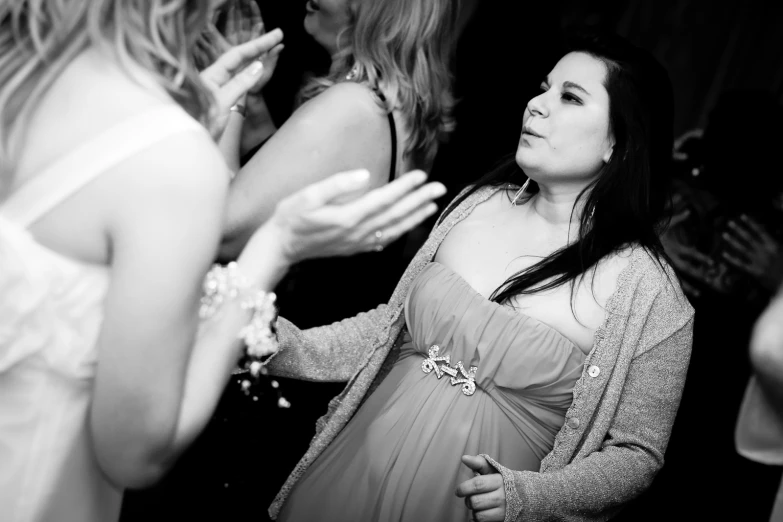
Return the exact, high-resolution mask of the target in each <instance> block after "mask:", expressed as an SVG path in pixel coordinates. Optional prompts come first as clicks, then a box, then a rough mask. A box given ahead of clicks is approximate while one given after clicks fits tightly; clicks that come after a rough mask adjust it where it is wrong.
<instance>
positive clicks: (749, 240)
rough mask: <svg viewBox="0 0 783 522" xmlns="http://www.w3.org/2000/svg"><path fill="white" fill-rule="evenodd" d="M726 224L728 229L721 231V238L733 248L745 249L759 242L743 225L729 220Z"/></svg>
mask: <svg viewBox="0 0 783 522" xmlns="http://www.w3.org/2000/svg"><path fill="white" fill-rule="evenodd" d="M728 226H729V231H728V232H724V233H723V239H725V240H726V242H728V243H729V244H730V245H731V246H733V247H734V248H736V249H738V250H740V251H742V250H747V249H748V248H749V247H752V246H754V245H755V244H757V243H758V242H759V240H758V238H756V237H754V235H753V234H752V233H750V232H749V231H748V228H746V227H745V226H744V225H741V224H739V223H738V222H736V221H729V225H728Z"/></svg>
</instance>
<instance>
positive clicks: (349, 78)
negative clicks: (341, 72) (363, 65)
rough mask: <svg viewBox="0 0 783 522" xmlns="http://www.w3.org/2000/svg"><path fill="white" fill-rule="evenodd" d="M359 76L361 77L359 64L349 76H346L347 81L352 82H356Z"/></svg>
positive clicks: (356, 64)
mask: <svg viewBox="0 0 783 522" xmlns="http://www.w3.org/2000/svg"><path fill="white" fill-rule="evenodd" d="M358 76H359V64H358V63H355V64H353V67H352V68H351V70H350V71H349V72H348V74H346V75H345V79H346V80H348V81H349V82H350V81H351V80H355V79H356V78H357V77H358Z"/></svg>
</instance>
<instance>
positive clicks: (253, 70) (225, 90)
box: [200, 29, 283, 131]
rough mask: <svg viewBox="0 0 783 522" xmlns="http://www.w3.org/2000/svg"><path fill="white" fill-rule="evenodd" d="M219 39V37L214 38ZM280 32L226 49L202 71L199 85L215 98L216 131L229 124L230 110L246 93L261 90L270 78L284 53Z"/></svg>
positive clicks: (272, 32) (224, 45) (271, 32)
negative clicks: (227, 122) (279, 57)
mask: <svg viewBox="0 0 783 522" xmlns="http://www.w3.org/2000/svg"><path fill="white" fill-rule="evenodd" d="M214 37H215V38H219V35H214ZM282 41H283V32H282V31H281V30H280V29H275V30H274V31H270V32H268V33H267V34H265V35H262V36H259V37H258V38H255V39H253V40H250V41H249V42H247V43H244V44H241V45H237V46H235V47H230V48H228V47H227V46H228V44H223V45H221V47H227V48H228V50H227V51H226V52H224V53H223V54H222V55H221V56H220V57H219V58H218V59H217V60H216V61H215V63H213V64H212V65H210V66H209V67H207V68H206V69H204V70H203V71H202V72H201V74H200V76H201V81H202V82H204V84H205V85H206V86H207V87H208V88H209V89H210V90H211V91H212V94H213V95H214V97H215V105H216V115H215V120H214V124H215V126H216V127H217V129H218V130H219V131H222V129H223V128H224V127H225V124H226V121H228V113H229V108H230V107H231V106H232V105H234V104H235V103H237V101H239V100H240V98H242V97H243V96H244V95H245V94H247V92H248V91H250V90H252V89H256V88H260V87H262V86H263V85H264V84H266V83H267V82H268V81H269V80H270V79H271V78H272V73H273V72H274V69H275V66H276V65H277V58H278V56H279V55H280V52H281V51H282V50H283V44H282Z"/></svg>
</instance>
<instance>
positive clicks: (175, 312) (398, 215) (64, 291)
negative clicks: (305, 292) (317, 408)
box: [0, 0, 444, 522]
mask: <svg viewBox="0 0 783 522" xmlns="http://www.w3.org/2000/svg"><path fill="white" fill-rule="evenodd" d="M211 4H212V3H211V2H208V1H206V0H204V1H187V2H186V1H184V0H150V1H147V2H125V1H120V0H78V1H72V2H67V3H62V2H59V1H56V0H40V1H32V0H29V1H28V0H21V1H17V2H13V3H6V4H5V6H4V7H0V296H1V297H0V316H2V317H3V320H2V323H0V397H2V400H1V401H0V520H3V521H4V522H5V521H23V522H28V521H36V522H37V521H48V520H56V521H58V522H70V521H79V522H91V521H96V522H98V521H100V522H111V521H112V520H116V519H117V517H118V514H119V506H120V500H121V492H122V489H123V488H126V487H141V486H145V485H148V484H150V483H152V482H154V481H156V480H158V479H159V478H160V477H161V476H162V475H163V474H164V473H165V471H166V470H167V469H168V468H169V467H170V466H171V464H172V463H173V461H174V460H175V459H176V457H177V456H178V455H179V454H180V453H181V452H182V451H183V449H184V448H185V447H187V445H188V444H189V443H190V442H191V441H192V440H193V439H194V438H195V436H196V435H197V434H198V433H199V431H200V430H201V428H202V427H203V426H204V424H205V423H206V422H207V420H208V419H209V417H210V415H211V413H212V410H213V408H214V406H215V404H216V402H217V400H218V398H219V397H220V393H221V392H222V390H223V388H224V386H225V384H226V381H227V380H228V378H229V375H230V373H231V370H232V368H233V367H234V366H235V365H236V363H237V360H238V359H239V357H240V356H241V355H242V353H243V350H244V349H245V344H248V345H250V346H254V344H253V343H255V342H256V341H253V340H252V338H251V337H248V336H245V339H244V340H245V342H244V343H243V342H241V341H240V339H239V332H240V330H241V329H242V328H243V327H244V326H246V325H248V324H249V325H250V326H251V330H250V331H251V333H252V332H254V331H260V330H253V328H256V327H258V328H261V327H266V326H268V321H267V322H266V323H264V324H262V325H261V326H258V324H257V323H258V322H259V321H261V319H263V318H264V317H266V316H265V315H264V314H263V313H262V312H268V311H269V307H268V300H263V301H261V300H256V301H252V302H251V301H248V299H246V298H253V299H255V298H260V297H262V296H264V295H265V294H264V290H266V289H271V288H273V287H274V285H275V284H276V282H277V281H278V280H279V279H280V277H281V276H282V275H283V274H284V273H285V272H286V270H287V267H288V266H289V265H290V264H291V263H292V262H296V261H298V260H301V259H305V258H309V257H314V256H325V255H345V254H352V253H355V252H359V251H369V250H371V249H373V248H375V247H377V246H378V245H377V243H376V242H375V241H376V239H375V238H376V237H378V236H383V237H384V238H386V239H388V240H393V239H394V238H395V237H398V236H399V235H400V234H402V233H403V232H404V231H406V230H407V229H409V228H410V227H411V226H415V225H416V224H417V223H418V222H419V221H421V220H422V219H424V218H426V217H427V216H428V215H430V214H431V213H432V212H434V211H435V208H434V204H433V203H432V199H433V197H437V196H438V195H439V194H441V193H442V192H443V191H444V189H443V187H442V186H439V185H436V184H430V185H425V186H421V185H422V183H423V181H424V178H425V176H424V174H423V173H421V172H414V173H411V174H410V175H407V176H403V177H401V178H400V180H399V181H398V182H396V183H394V184H391V185H388V186H386V187H384V188H383V189H379V190H376V191H371V192H368V189H367V187H368V178H369V176H368V174H367V173H366V172H359V171H357V172H352V173H345V174H340V175H337V176H334V177H332V178H329V179H328V180H326V181H325V182H322V183H320V184H318V185H313V186H310V187H308V188H306V189H304V190H302V191H300V192H298V193H296V194H294V195H293V196H291V197H289V198H287V199H286V200H284V201H283V202H281V203H280V204H279V205H278V207H277V209H276V211H275V213H274V214H273V215H272V217H271V218H270V219H269V220H268V221H267V222H266V223H265V224H263V225H262V226H261V227H260V228H259V229H258V230H257V231H256V233H255V234H254V235H253V237H252V238H251V240H250V241H249V242H248V245H247V247H246V248H245V249H244V251H243V252H242V254H241V255H240V256H239V258H238V260H237V264H236V265H234V266H232V267H231V269H230V270H229V269H220V268H219V267H217V268H215V269H213V270H210V271H209V273H210V274H211V275H212V277H217V276H220V275H221V274H222V275H228V276H231V277H234V276H236V278H235V279H229V280H228V284H229V287H230V288H229V289H231V290H235V292H234V293H233V294H231V293H226V292H223V290H224V289H223V287H220V288H219V290H218V294H217V295H216V296H215V297H213V299H212V301H211V302H212V303H213V304H215V305H216V306H215V307H214V308H216V309H217V313H216V314H215V315H213V316H212V317H211V318H209V319H207V320H205V321H202V322H201V323H200V322H199V313H198V312H199V302H200V298H201V286H202V285H201V283H202V280H203V278H204V276H205V274H206V273H207V272H208V270H209V269H210V265H211V263H212V260H213V259H214V257H215V254H216V251H217V247H218V243H219V240H220V238H219V235H220V231H221V228H222V220H223V214H224V205H223V204H224V198H225V196H226V193H227V189H228V184H229V176H228V171H227V168H226V165H225V163H224V161H223V159H222V157H221V154H220V152H219V150H218V149H217V147H216V145H215V143H214V139H213V138H214V137H215V136H217V135H219V133H220V122H221V121H225V119H226V117H227V114H228V108H229V107H230V106H231V105H232V104H233V103H234V102H235V101H236V99H238V98H239V96H240V95H242V94H243V93H244V92H245V91H246V90H247V89H248V88H250V87H252V86H253V85H254V84H255V83H257V82H258V81H259V80H262V79H263V75H259V69H262V68H261V67H258V64H257V63H255V62H254V60H256V59H263V57H264V55H265V54H266V53H270V52H271V51H272V50H273V49H274V48H275V46H277V45H279V44H280V42H281V40H282V34H281V33H280V32H279V31H273V32H270V33H269V34H267V35H265V36H263V37H261V38H259V39H256V40H254V41H251V42H249V43H247V44H245V45H243V46H240V47H237V48H234V49H233V50H231V51H229V52H228V53H227V54H226V55H224V56H223V57H222V58H221V59H220V60H219V61H218V62H217V63H216V64H215V65H213V66H212V67H210V69H208V70H206V71H203V72H202V73H201V74H199V73H198V72H197V71H196V70H195V69H194V67H193V65H192V63H191V62H190V59H189V56H190V50H191V49H190V46H191V45H192V42H193V40H194V35H197V34H199V33H200V32H201V31H202V29H203V28H204V27H205V24H206V22H207V20H209V19H210V17H211V14H212V9H213V8H214V5H211ZM205 124H206V126H207V127H208V128H209V129H210V130H211V131H212V135H210V133H209V132H207V130H205V126H204V125H205ZM337 198H340V200H341V201H346V200H351V202H349V203H344V204H338V203H336V199H337ZM378 230H382V231H383V232H382V234H380V235H379V234H376V232H377V231H378ZM238 274H241V278H240V277H239V275H238ZM221 298H222V302H221V300H220V299H221ZM240 298H241V299H240ZM243 304H244V305H247V306H242V305H243ZM217 305H220V306H217ZM262 322H263V321H262ZM197 330H198V332H197ZM270 342H271V341H270Z"/></svg>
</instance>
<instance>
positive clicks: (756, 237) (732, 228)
mask: <svg viewBox="0 0 783 522" xmlns="http://www.w3.org/2000/svg"><path fill="white" fill-rule="evenodd" d="M723 240H724V241H725V242H726V244H727V245H728V247H729V248H728V249H726V250H724V251H723V252H722V253H721V255H722V256H723V258H724V259H725V260H726V262H727V263H729V264H730V265H731V266H733V267H735V268H737V269H738V270H741V271H743V272H745V273H747V274H749V275H750V276H752V277H753V278H754V279H756V281H758V282H759V284H761V286H762V287H764V288H765V289H766V290H767V291H768V292H769V293H770V294H771V293H774V292H775V291H776V290H777V289H778V287H779V286H780V283H781V282H782V281H783V246H782V245H781V244H780V242H779V241H777V240H776V239H775V238H773V237H772V236H771V235H770V234H769V233H768V232H767V231H766V229H765V228H764V227H763V226H762V225H760V224H759V223H757V222H756V221H754V220H753V219H751V218H750V217H748V216H744V215H743V216H740V218H739V219H738V220H734V221H730V222H729V224H728V230H727V231H726V232H724V233H723Z"/></svg>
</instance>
